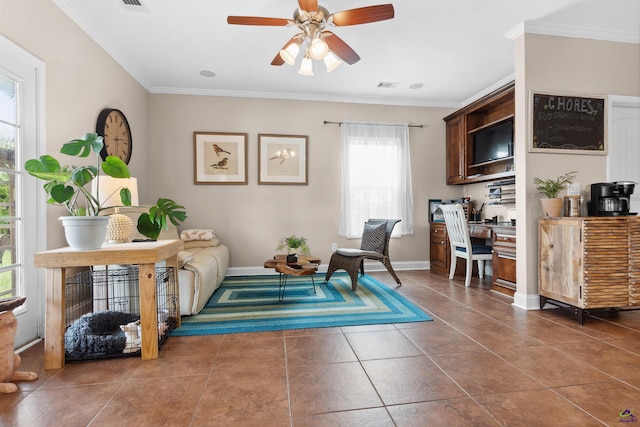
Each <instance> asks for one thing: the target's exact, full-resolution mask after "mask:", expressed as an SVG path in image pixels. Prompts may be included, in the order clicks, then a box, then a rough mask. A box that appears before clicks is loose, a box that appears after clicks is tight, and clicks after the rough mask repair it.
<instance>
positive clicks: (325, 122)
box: [323, 120, 424, 128]
mask: <svg viewBox="0 0 640 427" xmlns="http://www.w3.org/2000/svg"><path fill="white" fill-rule="evenodd" d="M323 123H324V124H325V125H338V126H342V122H330V121H327V120H325V121H324V122H323ZM376 124H377V125H379V126H394V125H391V124H385V123H376ZM408 126H409V127H410V128H423V127H424V125H408Z"/></svg>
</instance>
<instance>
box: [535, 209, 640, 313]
mask: <svg viewBox="0 0 640 427" xmlns="http://www.w3.org/2000/svg"><path fill="white" fill-rule="evenodd" d="M639 233H640V217H636V216H634V217H586V218H540V219H539V220H538V259H539V266H538V293H539V294H540V307H541V308H542V307H544V304H546V302H548V300H553V301H559V302H563V303H565V304H569V305H571V306H573V308H574V313H575V315H576V318H577V319H578V320H579V321H580V323H583V322H584V316H585V314H587V313H586V312H585V311H586V310H588V309H595V308H613V307H631V306H639V305H640V298H638V297H639V296H640V280H638V279H640V237H639Z"/></svg>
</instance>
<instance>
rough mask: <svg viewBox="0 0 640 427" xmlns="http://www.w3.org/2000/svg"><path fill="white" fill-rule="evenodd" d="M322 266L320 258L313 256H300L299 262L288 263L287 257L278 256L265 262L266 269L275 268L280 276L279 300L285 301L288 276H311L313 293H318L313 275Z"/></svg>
mask: <svg viewBox="0 0 640 427" xmlns="http://www.w3.org/2000/svg"><path fill="white" fill-rule="evenodd" d="M319 265H320V258H316V257H314V256H311V255H299V256H298V262H295V263H287V256H286V255H276V256H274V257H273V259H269V260H266V261H265V262H264V267H265V268H275V270H276V271H277V272H278V273H279V274H280V280H279V283H278V284H279V287H278V300H279V301H280V302H282V301H284V291H285V290H286V288H287V277H288V276H311V283H312V284H313V293H315V292H316V283H315V281H314V280H313V275H314V274H316V271H318V266H319Z"/></svg>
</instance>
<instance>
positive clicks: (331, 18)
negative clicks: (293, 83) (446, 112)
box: [227, 0, 395, 76]
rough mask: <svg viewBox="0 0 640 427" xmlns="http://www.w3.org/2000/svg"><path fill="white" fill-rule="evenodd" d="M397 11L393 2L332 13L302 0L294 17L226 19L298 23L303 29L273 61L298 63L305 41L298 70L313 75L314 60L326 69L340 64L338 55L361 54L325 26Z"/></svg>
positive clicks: (352, 59) (353, 57) (353, 58)
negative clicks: (301, 47) (320, 61)
mask: <svg viewBox="0 0 640 427" xmlns="http://www.w3.org/2000/svg"><path fill="white" fill-rule="evenodd" d="M394 15H395V12H394V10H393V5H391V4H381V5H376V6H367V7H359V8H356V9H349V10H343V11H341V12H336V13H329V11H328V10H327V9H325V8H324V7H322V6H319V5H318V2H317V1H302V0H300V1H299V2H298V7H297V8H296V9H295V10H294V12H293V19H285V18H265V17H256V16H229V17H227V23H228V24H234V25H266V26H283V27H289V26H296V27H297V28H298V30H299V31H300V32H299V33H297V34H296V35H294V36H293V37H291V39H289V41H288V42H287V43H286V44H285V45H284V46H283V47H282V49H281V50H280V52H279V53H278V54H277V55H276V56H275V58H273V61H271V65H275V66H280V65H282V64H284V63H285V62H286V63H287V64H289V65H293V64H295V61H296V56H298V53H299V52H300V46H302V45H303V44H305V43H306V48H305V51H304V57H303V59H302V63H301V65H300V69H299V70H298V74H301V75H303V76H313V69H314V66H313V60H318V61H319V60H323V61H324V63H325V66H326V68H327V72H331V71H333V70H335V69H336V68H337V67H338V66H339V65H340V61H339V60H338V59H337V57H338V58H340V59H342V60H343V61H345V62H346V63H347V64H349V65H351V64H355V63H356V62H358V61H359V60H360V56H358V54H357V53H356V52H355V51H354V50H353V49H351V47H349V45H348V44H346V43H345V42H344V41H342V39H340V38H339V37H338V36H336V35H335V34H334V33H333V32H331V31H328V30H326V27H335V26H338V27H340V26H347V25H359V24H367V23H370V22H378V21H384V20H387V19H392V18H393V17H394ZM336 56H337V57H336Z"/></svg>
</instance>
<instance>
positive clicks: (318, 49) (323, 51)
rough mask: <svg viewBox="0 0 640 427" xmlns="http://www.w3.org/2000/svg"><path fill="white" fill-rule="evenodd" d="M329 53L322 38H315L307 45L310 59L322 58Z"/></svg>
mask: <svg viewBox="0 0 640 427" xmlns="http://www.w3.org/2000/svg"><path fill="white" fill-rule="evenodd" d="M327 53H329V46H327V43H325V41H324V40H322V39H320V38H315V39H313V40H312V41H311V45H310V46H309V56H310V57H311V58H312V59H324V57H325V56H327Z"/></svg>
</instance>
